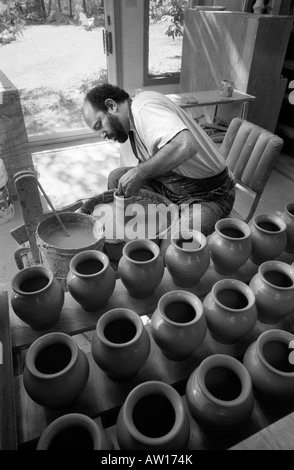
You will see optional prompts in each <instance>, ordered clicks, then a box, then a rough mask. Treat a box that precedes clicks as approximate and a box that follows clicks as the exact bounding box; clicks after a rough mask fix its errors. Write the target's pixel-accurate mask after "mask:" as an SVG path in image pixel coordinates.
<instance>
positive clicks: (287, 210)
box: [281, 202, 294, 253]
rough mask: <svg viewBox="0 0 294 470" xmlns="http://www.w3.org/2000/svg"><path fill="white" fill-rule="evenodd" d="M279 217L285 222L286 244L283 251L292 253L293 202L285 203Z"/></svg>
mask: <svg viewBox="0 0 294 470" xmlns="http://www.w3.org/2000/svg"><path fill="white" fill-rule="evenodd" d="M281 218H282V219H283V220H284V222H285V224H286V235H287V245H286V248H285V251H286V252H287V253H294V202H289V203H288V204H286V205H285V207H284V212H283V213H282V215H281Z"/></svg>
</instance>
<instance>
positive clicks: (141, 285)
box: [118, 239, 164, 299]
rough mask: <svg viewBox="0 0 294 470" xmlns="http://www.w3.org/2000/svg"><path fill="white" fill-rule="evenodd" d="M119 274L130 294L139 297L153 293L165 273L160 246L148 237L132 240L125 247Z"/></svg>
mask: <svg viewBox="0 0 294 470" xmlns="http://www.w3.org/2000/svg"><path fill="white" fill-rule="evenodd" d="M118 274H119V277H120V279H121V281H122V283H123V284H124V285H125V287H126V288H127V290H128V292H129V294H130V295H131V296H132V297H134V298H137V299H145V298H147V297H149V296H150V295H152V294H153V293H154V291H155V289H156V288H157V286H158V285H159V284H160V281H161V280H162V278H163V274H164V263H163V260H162V258H161V256H160V251H159V247H158V246H157V245H156V244H155V243H154V242H152V241H151V240H147V239H140V240H139V239H136V240H131V241H129V242H128V243H126V245H125V246H124V248H123V254H122V257H121V258H120V260H119V264H118Z"/></svg>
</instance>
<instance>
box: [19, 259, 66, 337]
mask: <svg viewBox="0 0 294 470" xmlns="http://www.w3.org/2000/svg"><path fill="white" fill-rule="evenodd" d="M11 287H12V289H13V292H12V295H11V306H12V308H13V310H14V312H15V313H16V315H17V316H18V317H19V318H20V319H21V320H22V321H23V322H25V323H27V324H28V325H30V326H31V328H33V329H34V330H45V329H48V328H51V327H53V326H54V325H55V324H56V323H57V322H58V320H59V318H60V313H61V310H62V307H63V304H64V290H63V288H62V285H61V284H60V282H59V281H58V280H56V279H55V278H54V276H53V273H52V272H51V271H50V270H49V269H47V268H45V267H44V266H32V267H29V268H25V269H22V270H21V271H19V272H18V273H17V274H16V275H15V276H14V277H13V279H12V281H11Z"/></svg>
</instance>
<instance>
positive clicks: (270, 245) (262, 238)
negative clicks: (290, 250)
mask: <svg viewBox="0 0 294 470" xmlns="http://www.w3.org/2000/svg"><path fill="white" fill-rule="evenodd" d="M250 227H251V232H252V234H251V241H252V253H251V256H250V260H251V261H252V262H253V263H255V264H261V263H263V262H264V261H268V260H273V259H275V258H277V256H279V255H280V254H281V253H282V252H283V251H284V249H285V248H286V244H287V235H286V224H285V222H284V221H283V220H282V219H281V217H278V216H276V215H257V216H256V217H254V218H253V221H252V222H251V224H250Z"/></svg>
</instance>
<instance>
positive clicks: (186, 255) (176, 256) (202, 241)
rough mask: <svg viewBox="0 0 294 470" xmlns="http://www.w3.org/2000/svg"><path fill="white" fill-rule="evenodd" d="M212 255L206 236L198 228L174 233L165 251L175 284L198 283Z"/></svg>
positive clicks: (191, 284)
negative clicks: (210, 254)
mask: <svg viewBox="0 0 294 470" xmlns="http://www.w3.org/2000/svg"><path fill="white" fill-rule="evenodd" d="M209 263H210V256H209V251H208V246H207V240H206V237H205V236H204V235H203V234H202V233H201V232H198V231H196V230H191V231H188V230H187V231H182V232H181V233H180V232H177V233H173V235H172V238H171V244H170V245H169V247H168V249H167V250H166V253H165V264H166V267H167V269H168V271H169V273H170V274H171V276H172V278H173V281H174V283H175V284H177V285H178V286H181V287H192V286H194V285H196V284H197V283H198V282H199V281H200V278H201V277H202V276H203V274H204V273H205V272H206V271H207V269H208V267H209Z"/></svg>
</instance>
